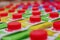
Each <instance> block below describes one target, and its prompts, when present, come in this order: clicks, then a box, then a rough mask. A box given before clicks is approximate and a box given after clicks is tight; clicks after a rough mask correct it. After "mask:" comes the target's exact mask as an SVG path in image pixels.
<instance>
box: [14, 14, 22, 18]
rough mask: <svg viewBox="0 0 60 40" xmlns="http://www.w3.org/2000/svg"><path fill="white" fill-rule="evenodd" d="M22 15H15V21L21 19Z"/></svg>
mask: <svg viewBox="0 0 60 40" xmlns="http://www.w3.org/2000/svg"><path fill="white" fill-rule="evenodd" d="M21 18H22V14H13V19H21Z"/></svg>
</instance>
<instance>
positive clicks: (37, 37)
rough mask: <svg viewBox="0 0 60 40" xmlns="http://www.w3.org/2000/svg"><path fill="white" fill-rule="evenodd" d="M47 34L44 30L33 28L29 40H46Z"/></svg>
mask: <svg viewBox="0 0 60 40" xmlns="http://www.w3.org/2000/svg"><path fill="white" fill-rule="evenodd" d="M47 37H48V34H47V31H46V30H34V31H32V32H31V33H30V39H31V40H47Z"/></svg>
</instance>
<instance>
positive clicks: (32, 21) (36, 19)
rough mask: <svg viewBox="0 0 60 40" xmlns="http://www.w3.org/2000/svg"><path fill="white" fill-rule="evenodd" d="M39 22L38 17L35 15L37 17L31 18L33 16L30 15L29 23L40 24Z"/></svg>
mask: <svg viewBox="0 0 60 40" xmlns="http://www.w3.org/2000/svg"><path fill="white" fill-rule="evenodd" d="M40 21H41V18H40V16H38V15H37V16H33V15H32V16H31V17H30V22H31V23H36V22H40Z"/></svg>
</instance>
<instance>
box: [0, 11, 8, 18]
mask: <svg viewBox="0 0 60 40" xmlns="http://www.w3.org/2000/svg"><path fill="white" fill-rule="evenodd" d="M0 16H1V17H6V16H8V13H6V12H4V13H0Z"/></svg>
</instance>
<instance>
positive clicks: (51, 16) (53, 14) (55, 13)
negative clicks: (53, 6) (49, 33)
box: [49, 12, 59, 18]
mask: <svg viewBox="0 0 60 40" xmlns="http://www.w3.org/2000/svg"><path fill="white" fill-rule="evenodd" d="M49 16H50V18H56V17H59V14H58V13H57V12H52V13H50V14H49Z"/></svg>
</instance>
